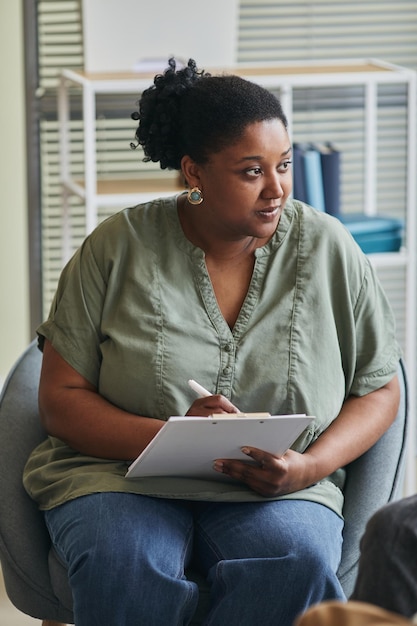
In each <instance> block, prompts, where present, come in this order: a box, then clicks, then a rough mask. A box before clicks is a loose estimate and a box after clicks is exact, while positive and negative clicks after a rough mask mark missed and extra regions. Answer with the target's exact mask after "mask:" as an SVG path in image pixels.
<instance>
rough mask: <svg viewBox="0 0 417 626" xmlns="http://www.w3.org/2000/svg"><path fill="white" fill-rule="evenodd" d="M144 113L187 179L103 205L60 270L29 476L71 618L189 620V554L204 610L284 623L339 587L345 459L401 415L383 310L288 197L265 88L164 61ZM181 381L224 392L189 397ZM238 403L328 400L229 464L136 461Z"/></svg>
mask: <svg viewBox="0 0 417 626" xmlns="http://www.w3.org/2000/svg"><path fill="white" fill-rule="evenodd" d="M134 117H135V119H138V120H139V126H138V129H137V133H136V136H137V140H138V142H139V143H140V144H141V145H142V146H143V148H144V152H145V159H147V160H153V161H156V162H159V163H160V165H161V167H162V168H173V169H177V170H180V171H181V172H182V175H183V176H184V179H185V180H186V182H187V186H188V187H189V192H188V194H187V193H181V194H179V195H178V196H176V197H173V198H169V199H159V200H155V202H150V203H146V204H144V205H140V206H138V207H134V208H131V209H127V210H125V211H121V212H120V213H118V214H117V215H115V216H113V217H111V218H109V219H108V220H106V221H105V222H104V223H103V224H101V225H100V226H98V228H97V229H96V230H95V231H94V232H93V233H92V234H91V235H90V236H89V237H88V238H87V239H86V241H85V242H84V244H83V245H82V246H81V248H80V250H79V251H78V252H77V253H76V254H75V256H74V257H73V259H72V260H71V261H70V262H69V264H68V265H67V267H66V268H65V269H64V271H63V273H62V277H61V280H60V283H59V286H58V290H57V293H56V297H55V300H54V302H53V305H52V308H51V313H50V316H49V319H48V320H47V321H46V322H45V323H44V324H42V326H41V327H40V328H39V331H38V332H39V336H40V346H41V348H42V349H43V367H42V375H41V382H40V390H39V402H40V412H41V418H42V422H43V424H44V426H45V428H46V430H47V432H48V433H49V438H48V440H47V441H45V442H44V443H43V444H41V445H40V446H39V447H38V448H37V449H36V450H35V451H34V452H33V453H32V455H31V457H30V459H29V461H28V464H27V467H26V471H25V477H24V481H25V486H26V489H27V490H28V492H29V493H30V494H31V496H32V497H33V498H34V499H35V500H37V502H38V503H39V506H40V508H41V509H42V510H44V511H45V519H46V522H47V525H48V528H49V531H50V534H51V537H52V541H53V544H54V546H55V548H56V550H57V552H58V554H59V555H60V557H61V558H62V560H63V562H64V563H65V564H66V565H67V567H68V570H69V577H70V584H71V587H72V591H73V597H74V611H75V621H76V624H77V626H84V625H87V624H88V626H91V624H96V623H97V624H99V623H100V624H104V623H105V624H106V625H107V626H112V625H115V626H116V625H117V626H121V625H128V626H130V625H131V624H146V625H147V626H148V625H153V624H155V625H163V626H166V625H167V624H187V623H189V621H190V619H191V617H192V615H193V612H194V610H195V607H196V603H197V600H198V590H197V588H196V586H195V585H194V584H193V583H192V582H190V581H188V580H186V578H185V576H184V568H185V567H186V566H187V565H188V564H189V563H190V562H191V560H193V563H194V564H196V566H197V567H198V568H199V569H200V571H201V572H203V574H204V575H205V576H206V577H207V579H208V581H209V583H210V585H211V609H210V613H209V615H208V617H207V621H206V623H207V624H212V625H219V626H220V625H221V626H224V624H231V625H233V624H236V625H239V626H242V625H243V626H244V625H249V624H250V625H253V624H255V623H261V624H274V625H276V624H280V625H281V626H286V625H288V626H289V625H290V624H292V622H293V620H294V618H295V617H296V615H298V614H299V613H301V612H302V611H304V610H305V609H306V608H307V607H308V606H309V605H311V604H313V603H317V602H320V601H321V600H324V599H343V598H344V596H343V591H342V589H341V586H340V583H339V581H338V579H337V576H336V571H337V568H338V564H339V561H340V555H341V544H342V528H343V521H342V515H341V511H342V505H343V494H342V490H341V489H342V486H343V475H344V473H343V470H342V469H340V468H342V467H343V466H344V465H345V464H346V463H349V462H350V461H351V460H352V459H354V458H356V457H357V456H359V455H361V454H362V453H363V452H364V451H365V450H367V449H368V448H369V447H370V446H372V444H373V443H374V442H375V441H376V440H377V439H378V438H379V437H380V436H381V435H382V433H383V432H384V431H385V430H386V429H387V428H388V426H389V425H390V424H391V422H392V421H393V419H394V417H395V414H396V411H397V406H398V400H399V389H398V382H397V379H396V368H397V363H398V359H399V349H398V345H397V343H396V341H395V337H394V323H393V318H392V314H391V311H390V308H389V306H388V304H387V301H386V298H385V296H384V294H383V292H382V290H381V287H380V286H379V283H378V281H377V279H376V277H375V275H374V273H373V271H372V269H371V266H370V264H369V263H368V261H367V259H366V257H365V256H364V255H363V254H362V253H361V252H360V250H359V248H358V247H357V246H356V244H355V243H354V242H353V240H352V238H351V237H350V235H349V234H348V233H347V231H346V230H345V229H344V228H343V227H342V226H341V224H340V223H339V222H338V221H337V220H336V219H334V218H331V217H329V216H326V215H323V214H320V213H318V212H316V211H314V209H312V208H311V207H308V206H306V205H303V204H302V203H300V202H297V201H295V200H290V199H289V196H290V194H291V187H292V172H291V143H290V140H289V137H288V133H287V130H286V119H285V116H284V114H283V112H282V109H281V106H280V103H279V102H278V101H277V99H276V98H275V96H273V95H272V94H271V93H269V92H268V91H266V90H265V89H263V88H261V87H259V86H258V85H255V84H253V83H250V82H248V81H245V80H243V79H241V78H238V77H236V76H218V77H216V76H210V75H208V74H205V73H204V72H199V71H198V70H197V68H196V66H195V63H194V62H193V61H191V60H190V61H189V63H188V65H187V67H185V68H184V69H182V70H179V71H176V67H175V62H174V61H173V60H171V61H170V63H169V68H168V69H167V71H166V72H165V73H164V74H163V75H161V76H157V77H156V78H155V81H154V85H153V86H151V87H150V88H149V89H148V90H146V91H145V92H144V93H143V95H142V98H141V100H140V106H139V114H134ZM189 378H195V379H197V380H198V382H199V383H201V384H202V385H204V387H206V388H208V389H210V390H213V392H214V393H213V395H211V396H209V397H205V398H198V399H194V397H193V396H194V394H193V392H192V390H191V389H190V388H189V387H188V385H187V383H186V381H187V380H188V379H189ZM237 406H238V407H239V408H240V409H241V410H244V411H248V412H250V411H269V412H271V413H274V414H280V413H308V414H310V415H314V416H316V417H315V420H314V423H313V424H312V426H311V427H309V428H308V429H307V430H306V431H305V432H304V433H303V435H302V436H301V437H299V439H298V440H297V442H296V444H295V445H294V447H293V449H291V450H288V452H287V453H286V454H285V455H284V456H283V457H280V458H278V457H275V456H274V455H271V454H267V453H266V452H264V451H262V450H256V449H254V448H249V449H248V450H247V454H248V461H250V462H249V463H246V462H241V461H237V460H228V459H218V460H216V462H215V463H214V470H215V471H217V472H220V473H223V474H226V475H227V476H228V477H229V478H231V479H232V480H229V481H218V480H215V479H213V480H197V479H185V478H182V479H179V478H175V477H168V478H144V479H135V480H128V479H126V478H125V473H126V470H127V467H128V465H129V464H130V462H131V461H132V459H134V458H135V457H137V455H138V454H139V453H140V452H141V451H142V450H143V449H144V448H145V446H146V445H147V444H148V443H149V442H150V441H151V440H152V438H153V437H154V436H155V435H156V434H157V432H158V431H159V430H160V428H161V427H162V426H163V424H164V421H165V420H166V419H167V418H168V417H169V416H170V415H181V414H182V415H200V416H208V415H210V414H212V413H221V412H223V413H234V412H236V411H237V408H236V407H237ZM253 461H255V462H256V463H255V464H254V463H253ZM213 476H214V478H215V477H216V474H215V472H213ZM324 537H325V541H323V538H324Z"/></svg>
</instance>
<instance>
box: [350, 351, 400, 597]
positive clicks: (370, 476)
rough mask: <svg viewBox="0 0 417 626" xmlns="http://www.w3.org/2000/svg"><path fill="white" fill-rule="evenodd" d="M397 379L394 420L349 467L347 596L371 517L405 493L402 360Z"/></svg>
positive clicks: (352, 585) (351, 586)
mask: <svg viewBox="0 0 417 626" xmlns="http://www.w3.org/2000/svg"><path fill="white" fill-rule="evenodd" d="M398 380H399V382H400V388H401V399H400V406H399V408H398V413H397V417H396V419H395V421H394V422H393V424H392V425H391V426H390V428H389V429H388V430H387V431H386V432H385V433H384V434H383V436H382V437H381V438H380V439H379V440H378V441H377V443H376V444H375V445H374V446H373V447H372V448H370V450H368V451H367V452H366V453H365V454H363V455H362V456H361V457H359V458H358V459H356V460H355V461H353V462H352V463H350V465H348V466H347V468H346V469H347V475H346V484H345V488H344V496H345V503H344V508H343V515H344V518H345V528H344V533H343V551H342V561H341V564H340V567H339V572H338V576H339V580H340V582H341V583H342V586H343V589H344V591H345V593H346V596H347V597H350V595H351V594H352V592H353V587H354V584H355V579H356V575H357V569H358V564H359V555H360V546H359V543H360V539H361V537H362V535H363V533H364V531H365V526H366V524H367V522H368V520H369V518H370V517H371V516H372V514H373V513H375V511H376V510H377V509H379V508H380V507H381V506H383V505H384V504H386V503H387V502H390V501H391V500H395V499H397V498H400V497H401V496H402V487H403V482H404V480H403V479H404V467H405V453H406V436H407V425H408V386H407V373H406V370H405V366H404V363H403V361H402V360H401V361H400V363H399V366H398Z"/></svg>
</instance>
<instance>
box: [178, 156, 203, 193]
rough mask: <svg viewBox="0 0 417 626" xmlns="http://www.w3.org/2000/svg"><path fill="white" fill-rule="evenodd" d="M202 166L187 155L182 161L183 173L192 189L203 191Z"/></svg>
mask: <svg viewBox="0 0 417 626" xmlns="http://www.w3.org/2000/svg"><path fill="white" fill-rule="evenodd" d="M200 169H201V168H200V166H199V165H197V163H196V162H195V161H193V159H192V158H191V157H189V156H188V155H187V154H186V155H185V156H183V157H182V159H181V171H182V173H183V176H184V178H185V180H186V183H187V185H188V187H189V188H190V189H192V188H193V187H198V188H199V189H201V178H200Z"/></svg>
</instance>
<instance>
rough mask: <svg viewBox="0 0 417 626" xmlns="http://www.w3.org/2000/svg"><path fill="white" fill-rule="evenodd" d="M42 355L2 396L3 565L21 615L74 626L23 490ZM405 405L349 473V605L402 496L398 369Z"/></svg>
mask: <svg viewBox="0 0 417 626" xmlns="http://www.w3.org/2000/svg"><path fill="white" fill-rule="evenodd" d="M41 357H42V355H41V353H40V352H39V350H38V348H37V346H36V342H35V341H34V342H32V343H31V344H30V346H29V347H28V348H27V350H26V351H25V352H24V353H23V354H22V356H21V357H20V358H19V360H18V361H17V363H16V364H15V366H14V367H13V369H12V370H11V372H10V374H9V376H8V378H7V380H6V382H5V384H4V387H3V390H2V394H1V396H0V559H1V566H2V570H3V576H4V581H5V585H6V591H7V594H8V596H9V598H10V600H11V602H12V603H13V604H14V605H15V606H16V607H17V608H18V609H19V610H20V611H22V612H23V613H26V614H28V615H31V616H32V617H35V618H37V619H41V620H44V626H46V624H47V623H49V624H51V621H52V622H61V623H70V624H72V623H74V618H73V613H72V597H71V591H70V588H69V585H68V580H67V574H66V570H65V568H64V567H63V566H62V565H61V563H60V562H59V561H58V559H57V558H56V557H55V554H54V551H53V549H51V542H50V539H49V534H48V532H47V529H46V526H45V524H44V521H43V517H42V515H41V513H40V512H39V511H38V509H37V506H36V504H35V503H34V502H33V501H32V500H31V499H30V498H29V496H28V495H27V494H26V492H25V491H24V489H23V486H22V472H23V467H24V465H25V462H26V460H27V458H28V456H29V453H30V452H31V450H32V449H33V448H34V447H35V446H36V445H37V444H38V443H40V442H41V441H42V440H43V439H44V438H45V432H44V430H43V429H42V426H41V424H40V420H39V416H38V403H37V388H38V382H39V373H40V365H41ZM399 378H400V383H401V388H402V394H401V405H400V409H399V411H398V415H397V418H396V421H395V422H394V424H393V425H392V426H391V427H390V429H389V430H388V431H387V432H386V433H385V434H384V435H383V437H382V438H381V439H380V440H379V441H378V442H377V443H376V444H375V445H374V446H373V448H371V449H370V450H369V451H368V452H367V453H366V454H364V455H363V456H362V457H361V458H359V459H357V460H356V461H354V462H353V463H351V464H350V465H349V466H348V468H347V482H346V488H345V506H344V516H345V521H346V523H345V529H344V544H343V554H342V561H341V564H340V568H339V574H338V575H339V579H340V581H341V583H342V585H343V588H344V590H345V593H346V595H347V596H348V597H349V596H350V594H351V592H352V590H353V585H354V581H355V577H356V572H357V567H358V560H359V540H360V537H361V536H362V534H363V532H364V529H365V525H366V522H367V521H368V519H369V518H370V517H371V515H372V514H373V513H374V511H376V510H377V509H378V508H380V507H381V506H382V505H383V504H385V503H387V502H389V501H391V500H393V499H395V498H397V497H400V496H401V485H402V475H403V467H404V453H405V433H406V424H407V409H408V403H407V381H406V373H405V370H404V366H403V364H402V363H400V367H399ZM189 575H190V577H191V578H192V579H193V580H196V581H197V582H198V583H199V586H200V590H201V594H200V596H201V598H200V604H199V607H198V610H197V613H196V615H195V616H194V621H193V622H192V624H201V622H202V620H203V616H204V614H205V612H206V610H207V606H208V594H209V592H208V587H207V585H206V583H205V581H204V579H203V578H202V577H199V576H198V575H197V574H196V573H195V572H189Z"/></svg>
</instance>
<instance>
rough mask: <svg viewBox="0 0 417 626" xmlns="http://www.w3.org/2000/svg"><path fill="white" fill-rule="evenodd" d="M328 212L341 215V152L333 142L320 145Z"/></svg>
mask: <svg viewBox="0 0 417 626" xmlns="http://www.w3.org/2000/svg"><path fill="white" fill-rule="evenodd" d="M318 150H319V152H320V159H321V170H322V174H323V192H324V206H325V210H326V213H329V214H330V215H334V216H336V217H338V216H339V215H340V152H339V151H338V150H336V149H335V148H334V147H333V146H332V144H331V143H326V144H324V146H319V147H318Z"/></svg>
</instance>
